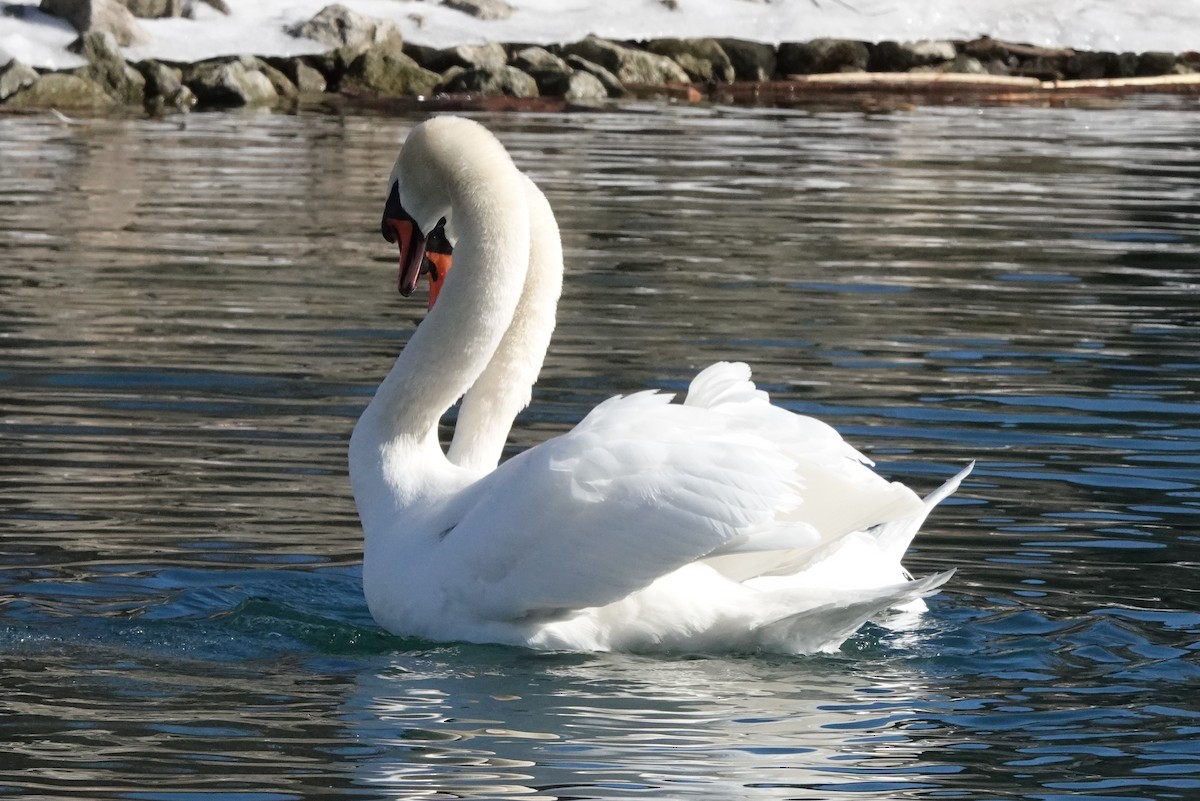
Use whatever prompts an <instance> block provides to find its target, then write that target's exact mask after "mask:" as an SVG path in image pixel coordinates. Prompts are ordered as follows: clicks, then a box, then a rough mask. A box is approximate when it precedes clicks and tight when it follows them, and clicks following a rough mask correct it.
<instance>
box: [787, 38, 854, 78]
mask: <svg viewBox="0 0 1200 801" xmlns="http://www.w3.org/2000/svg"><path fill="white" fill-rule="evenodd" d="M870 59H871V54H870V51H869V50H867V45H866V44H865V43H864V42H855V41H852V40H850V39H813V40H812V41H811V42H784V43H783V44H781V45H779V55H778V61H777V62H776V65H775V69H776V71H778V72H779V74H780V75H811V74H813V73H827V72H857V71H860V70H865V69H866V68H867V63H868V62H869V61H870Z"/></svg>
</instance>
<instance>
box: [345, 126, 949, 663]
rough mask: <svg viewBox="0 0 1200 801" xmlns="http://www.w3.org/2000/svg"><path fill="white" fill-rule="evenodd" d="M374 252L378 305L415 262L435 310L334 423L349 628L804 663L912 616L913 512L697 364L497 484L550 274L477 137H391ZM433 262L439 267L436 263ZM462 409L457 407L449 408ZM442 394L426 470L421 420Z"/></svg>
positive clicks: (722, 372)
mask: <svg viewBox="0 0 1200 801" xmlns="http://www.w3.org/2000/svg"><path fill="white" fill-rule="evenodd" d="M388 189H389V195H388V201H387V203H386V205H385V211H384V219H383V230H384V236H385V237H386V238H387V239H388V240H389V241H393V242H397V243H398V244H399V249H400V275H399V281H400V291H401V293H402V294H404V295H408V294H411V293H412V292H413V290H414V289H415V287H416V286H417V283H418V280H419V277H420V275H421V274H423V273H424V272H426V271H428V270H429V269H430V267H431V266H432V265H431V264H430V263H429V259H430V255H431V254H430V253H429V248H430V247H432V245H431V243H432V242H433V241H434V240H435V239H438V238H442V237H444V239H445V240H446V241H448V242H450V243H452V244H453V263H454V267H453V269H452V270H449V271H448V272H447V267H446V265H445V263H444V262H443V260H442V259H441V258H440V257H437V256H435V257H433V261H435V262H437V266H432V273H431V276H430V278H431V282H432V288H431V291H436V292H440V294H438V295H437V296H436V297H437V300H436V304H434V303H433V301H432V300H431V306H430V311H429V312H428V314H427V316H426V317H425V319H424V321H423V322H422V323H421V324H420V326H419V327H418V328H417V329H416V331H415V332H414V333H413V335H412V337H411V338H410V339H409V341H408V344H407V345H406V346H405V347H404V350H403V351H402V352H401V354H400V356H399V358H397V360H396V362H395V365H394V366H393V367H392V369H391V371H390V372H389V373H388V374H387V377H386V378H385V379H384V380H383V382H382V383H381V384H380V386H379V389H378V391H377V392H376V394H375V396H374V398H373V399H372V400H371V402H370V404H369V405H368V407H367V408H366V410H365V411H364V412H363V414H362V417H361V418H360V419H359V421H358V424H357V425H356V426H355V428H354V433H353V436H352V437H351V441H350V479H351V483H352V485H353V490H354V499H355V503H356V504H357V507H358V512H359V516H360V517H361V519H362V525H363V531H364V537H365V545H364V555H363V585H364V592H365V595H366V599H367V604H368V606H369V607H370V610H371V614H372V615H373V616H374V617H375V619H376V620H377V621H378V622H379V624H380V625H382V626H383V627H384V628H386V629H388V630H389V631H391V632H393V633H396V634H403V635H415V636H420V637H425V638H430V639H435V640H442V641H449V640H459V641H469V642H478V643H501V644H512V645H521V646H527V647H531V648H540V649H562V650H576V651H591V650H597V651H600V650H656V649H669V650H676V651H680V650H683V651H714V650H717V651H728V650H750V649H764V650H771V651H781V652H788V653H808V652H814V651H829V650H834V649H836V648H837V647H838V646H839V645H840V644H841V643H842V642H843V641H844V640H845V639H846V638H847V637H849V636H851V635H852V634H853V633H854V632H855V630H857V629H858V628H859V626H861V625H862V624H863V623H864V622H865V621H866V620H868V619H869V618H871V617H872V616H874V615H876V614H878V613H880V612H882V611H884V610H886V609H888V608H889V607H903V606H908V607H912V606H914V605H917V606H921V604H922V602H921V600H920V599H921V597H922V596H925V595H928V594H930V593H931V592H933V591H934V590H935V589H936V588H937V587H939V586H940V585H941V584H942V583H943V582H945V581H946V580H947V579H948V578H949V577H950V574H951V572H952V571H948V572H945V573H939V574H936V575H932V576H928V577H926V578H923V579H920V580H911V577H910V576H909V575H908V573H907V572H906V571H905V570H904V568H903V567H901V565H900V557H901V555H902V554H903V553H904V551H905V549H906V548H907V547H908V544H909V542H910V541H911V540H912V537H913V535H914V534H915V533H916V531H917V529H918V528H919V527H920V525H921V523H922V522H923V521H924V519H925V516H926V515H927V514H928V513H929V511H930V509H932V508H933V506H935V505H936V504H937V503H938V501H939V500H941V499H942V498H943V497H945V496H946V495H949V494H950V493H951V492H953V491H954V490H955V488H957V486H958V484H959V482H960V481H961V480H962V478H963V477H964V476H965V475H966V474H967V473H968V472H969V471H970V469H971V468H970V467H967V469H966V470H963V471H962V472H961V473H960V474H959V475H957V476H955V477H954V478H952V479H951V480H950V481H948V482H947V483H946V484H945V485H943V486H942V488H941V489H939V490H938V491H936V492H935V493H933V494H932V495H931V496H929V497H928V498H927V499H926V500H925V501H924V502H923V503H922V501H921V500H920V499H918V498H917V496H916V495H915V494H913V492H912V491H911V490H909V489H908V488H907V487H905V486H903V485H902V484H899V483H889V482H887V481H885V480H884V479H883V478H881V477H879V476H878V475H877V474H876V473H874V472H873V471H872V470H871V469H870V468H869V467H868V466H867V465H869V464H870V462H869V461H868V460H867V459H866V458H865V457H863V456H862V455H861V454H859V453H858V451H856V450H855V449H854V448H852V447H851V446H850V445H848V444H847V443H845V442H844V441H843V440H842V438H841V437H840V436H839V435H838V434H837V433H836V432H835V431H834V430H833V429H832V428H831V427H829V426H827V425H825V424H824V423H821V422H819V421H817V420H814V419H811V418H808V417H802V416H800V415H796V414H793V413H791V412H788V411H786V410H784V409H782V408H779V407H776V406H772V405H771V404H770V402H769V400H768V398H767V395H766V393H764V392H762V391H761V390H758V389H756V388H755V386H754V384H753V383H751V381H750V370H749V368H748V367H746V365H744V364H734V363H718V364H714V365H712V366H711V367H708V368H707V369H705V370H704V371H702V372H701V373H700V374H699V375H697V376H696V378H695V379H694V380H693V381H692V383H691V386H690V388H689V390H688V393H687V398H686V400H685V401H684V402H683V403H682V404H678V403H670V400H671V396H669V395H664V394H659V393H656V392H653V391H648V392H639V393H636V394H633V395H626V396H617V397H614V398H611V399H609V400H607V401H605V402H603V403H601V404H600V405H599V406H597V407H596V408H595V409H593V410H592V411H591V413H589V414H588V415H587V416H586V417H585V418H584V419H583V421H582V422H580V423H579V425H577V426H576V427H575V428H574V429H573V430H571V431H570V432H568V433H566V434H564V435H562V436H559V437H557V438H555V439H551V440H549V441H547V442H544V443H542V444H541V445H538V446H536V447H533V448H530V449H528V450H526V451H524V452H523V453H520V454H518V455H517V456H515V457H513V458H512V459H510V460H508V461H507V462H505V463H504V464H502V465H500V466H498V467H497V462H498V461H499V458H500V454H501V448H502V447H503V444H504V439H505V437H506V436H507V433H508V429H509V428H510V426H511V424H512V420H513V417H514V416H515V415H516V413H517V412H518V411H519V410H520V409H521V408H522V407H523V406H524V405H525V404H526V403H528V401H529V397H530V389H531V386H532V384H533V382H534V381H535V380H536V377H537V373H538V371H539V370H540V369H541V364H542V360H543V358H544V356H545V352H546V348H547V345H548V343H549V340H550V333H551V331H552V330H553V328H554V314H555V306H556V303H557V300H558V295H559V290H560V287H561V281H562V250H561V244H560V241H559V234H558V228H557V224H556V223H555V220H554V215H553V213H552V212H551V210H550V206H549V204H548V203H547V201H546V199H545V197H544V196H543V195H542V193H541V192H540V191H539V190H538V189H537V187H536V186H535V185H534V184H533V182H532V181H530V180H529V179H528V178H527V177H526V176H525V175H523V174H522V173H521V172H519V171H518V170H517V168H516V166H515V165H514V164H513V162H512V159H511V158H510V157H509V155H508V153H507V152H506V151H505V149H504V147H503V146H502V145H501V144H500V143H499V142H498V141H497V140H496V139H495V137H493V136H492V135H491V134H490V133H489V132H488V131H487V130H486V129H484V128H483V127H482V126H480V125H479V124H477V123H475V122H472V121H469V120H466V119H461V118H456V117H435V118H433V119H430V120H428V121H426V122H425V123H423V124H421V125H419V126H417V127H416V128H414V129H413V130H412V132H411V133H410V134H409V136H408V138H407V140H406V141H405V143H404V145H403V147H402V149H401V152H400V156H399V158H398V159H397V161H396V165H395V167H394V168H393V170H392V173H391V177H390V178H389V183H388ZM442 250H449V249H448V248H442ZM464 396H465V397H464ZM459 398H463V404H462V408H461V412H460V414H459V418H458V424H457V430H456V431H455V434H454V438H453V442H452V443H451V446H450V449H449V453H448V454H447V453H444V452H443V450H442V448H441V445H440V444H439V442H438V420H439V418H441V416H442V415H443V414H444V413H445V412H446V411H447V410H448V409H449V408H450V406H451V405H452V404H454V403H455V402H456V401H457V400H459Z"/></svg>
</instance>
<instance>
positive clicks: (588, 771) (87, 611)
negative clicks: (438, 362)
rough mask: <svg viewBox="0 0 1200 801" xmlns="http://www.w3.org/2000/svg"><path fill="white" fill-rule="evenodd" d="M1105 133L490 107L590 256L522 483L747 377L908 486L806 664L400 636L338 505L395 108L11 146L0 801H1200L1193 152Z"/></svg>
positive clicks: (366, 351)
mask: <svg viewBox="0 0 1200 801" xmlns="http://www.w3.org/2000/svg"><path fill="white" fill-rule="evenodd" d="M1195 113H1196V109H1195V107H1194V103H1191V104H1189V102H1188V101H1183V102H1180V103H1172V104H1166V105H1157V106H1143V107H1125V108H1115V109H1017V108H1014V109H984V110H976V109H919V110H916V111H911V112H897V113H890V114H864V113H860V112H844V111H834V110H831V111H819V112H808V111H787V112H782V111H768V110H747V109H743V110H733V109H722V108H714V109H675V108H671V107H661V106H656V107H645V108H636V107H635V108H632V109H630V110H628V111H626V112H621V113H611V114H581V115H562V116H534V115H512V116H492V117H487V118H485V121H486V122H487V123H488V124H489V125H491V126H492V127H493V128H494V129H495V130H496V131H497V132H498V133H499V134H500V135H501V137H502V138H503V139H504V141H505V142H506V144H508V146H509V147H510V149H511V150H512V151H513V153H514V155H515V156H516V158H517V160H518V161H519V162H520V163H521V165H522V166H523V167H525V168H526V169H527V170H528V171H529V172H530V173H531V174H532V175H533V177H534V178H535V179H536V180H537V181H538V182H539V183H540V184H541V185H542V186H543V188H544V189H545V190H546V192H547V194H548V195H549V197H550V199H551V202H552V203H553V205H554V206H555V208H556V210H557V212H558V215H559V219H560V224H561V226H562V228H563V230H564V244H565V247H566V252H567V258H568V263H569V267H568V276H567V286H566V290H565V294H564V299H563V303H562V306H561V314H560V324H559V329H558V331H557V332H556V336H555V341H554V344H553V346H552V349H551V352H550V354H549V357H548V359H547V363H546V368H545V370H544V371H543V375H542V380H541V382H540V383H539V385H538V388H537V389H536V391H535V396H534V402H533V404H532V406H531V407H530V409H529V410H528V411H527V412H526V413H524V414H523V415H522V417H521V419H520V420H519V422H518V426H517V428H516V430H515V431H514V434H513V438H512V442H511V447H510V452H516V451H517V450H519V449H521V448H523V447H527V446H528V445H530V444H532V443H535V442H537V441H540V440H542V439H544V438H546V437H548V436H551V435H553V434H554V433H557V432H559V431H562V430H564V429H566V428H568V427H569V426H570V425H572V424H573V423H574V422H575V421H577V420H578V419H579V418H580V417H581V416H582V415H583V414H584V413H585V412H586V410H587V409H589V408H590V407H591V406H592V405H594V404H595V403H596V402H598V401H599V400H601V399H603V398H604V397H607V396H608V395H610V394H613V393H615V392H621V391H629V390H633V389H639V388H643V387H647V386H651V387H660V388H666V389H675V390H679V389H682V388H683V387H684V386H686V383H687V380H688V379H689V377H690V376H691V375H692V374H693V373H694V371H695V370H696V369H697V368H698V367H701V366H703V365H704V364H706V363H708V362H710V361H712V360H715V359H718V358H734V359H745V360H747V361H750V362H751V363H752V364H753V365H754V367H755V374H756V378H757V379H758V381H759V382H760V384H761V386H763V387H764V388H766V389H768V390H769V391H770V392H771V393H772V394H773V396H774V397H775V398H776V399H777V401H778V402H780V403H783V404H784V405H787V406H788V407H789V408H793V409H795V410H797V411H801V412H804V413H807V414H813V415H816V416H819V417H822V418H823V419H826V420H827V421H829V422H831V423H832V424H834V425H835V426H836V427H837V428H838V429H839V430H841V431H842V432H843V434H844V435H845V436H846V437H847V438H848V439H850V440H851V441H852V442H853V443H854V444H855V445H857V446H858V447H860V448H861V449H862V450H864V451H865V452H866V453H868V454H869V455H870V456H871V457H872V458H874V459H875V460H876V462H877V463H878V465H879V469H880V470H881V471H882V472H884V473H885V474H887V475H888V476H890V477H893V478H897V479H900V480H903V481H905V482H906V483H908V484H909V485H910V486H913V487H914V488H916V489H917V490H918V491H922V492H923V491H928V490H930V489H932V488H933V487H935V486H937V484H938V483H940V481H941V480H943V479H944V478H946V477H948V476H949V475H951V474H952V473H953V472H955V471H956V470H957V469H958V468H959V467H961V466H962V465H963V464H964V463H966V462H967V461H969V460H970V459H976V460H978V467H977V469H976V472H975V473H974V474H973V475H972V477H971V478H970V479H969V480H968V481H967V482H966V483H965V484H964V485H963V488H962V489H961V490H960V492H959V494H958V495H956V496H955V497H954V498H953V499H951V500H950V501H948V502H947V503H946V504H944V505H943V506H942V507H940V508H939V510H938V513H937V514H936V515H935V517H934V518H933V519H932V520H931V521H930V522H929V523H928V524H927V526H926V530H925V531H924V532H923V533H922V534H921V537H920V538H919V539H918V541H917V543H916V547H915V548H914V550H913V552H912V553H911V554H910V556H909V558H908V565H909V567H910V569H912V570H913V572H914V573H917V574H926V573H930V572H934V571H937V570H941V569H945V568H948V567H952V566H956V567H957V568H958V573H957V574H956V575H955V577H954V579H953V580H952V581H951V583H950V584H948V585H947V586H946V588H945V590H944V591H943V592H942V593H941V594H940V595H938V596H936V597H934V598H932V599H931V600H930V611H929V612H928V613H927V614H926V615H925V616H924V617H923V618H922V619H921V620H920V621H919V622H918V623H917V624H915V625H914V626H913V627H911V628H908V629H904V630H899V631H897V630H891V629H887V628H883V627H880V626H874V625H868V626H867V627H866V628H864V630H863V631H862V632H860V634H859V635H858V636H856V637H855V638H853V639H852V640H851V641H849V642H848V643H847V644H846V645H845V647H844V648H843V649H842V650H841V651H840V652H838V653H836V654H833V655H828V656H819V657H790V658H789V657H780V656H766V655H759V654H742V655H727V656H704V655H674V656H655V657H651V656H644V655H643V656H627V655H574V654H536V653H530V652H526V651H521V650H517V649H509V648H500V647H480V646H468V645H457V644H448V645H447V644H437V643H432V642H426V641H419V640H410V639H402V638H397V637H393V636H390V635H387V634H386V633H384V632H382V631H381V630H380V629H378V628H377V627H376V626H375V625H374V623H373V622H372V621H371V619H370V615H369V614H368V612H367V610H366V607H365V604H364V603H363V600H362V590H361V578H360V568H359V560H360V548H361V541H360V533H359V530H358V525H357V519H356V517H355V514H354V509H353V503H352V500H351V498H350V493H349V487H348V484H347V481H346V476H345V444H346V440H347V437H348V435H349V431H350V428H351V427H352V425H353V422H354V420H355V419H356V417H357V415H358V412H359V410H360V409H361V408H362V407H363V406H364V405H365V403H366V401H367V399H368V398H369V397H370V394H371V392H372V391H373V388H374V384H375V382H376V381H377V380H378V378H379V377H380V376H381V375H382V374H383V372H384V371H385V370H386V368H387V366H388V364H389V362H390V359H391V358H392V357H393V356H394V354H395V353H396V351H397V350H398V348H399V347H400V346H401V345H402V343H403V340H404V338H405V337H406V336H407V334H408V333H409V332H410V331H411V330H412V327H413V325H415V323H416V322H417V321H418V320H419V319H420V314H421V307H422V305H423V304H422V303H421V302H419V301H413V300H409V301H403V300H402V299H400V298H398V297H397V296H395V295H394V293H393V292H392V291H391V287H393V286H394V279H395V276H394V269H395V267H394V255H393V252H392V250H391V249H389V248H388V247H387V246H386V243H384V242H382V240H380V239H379V235H378V215H379V208H380V204H381V200H382V189H383V179H384V177H385V176H386V173H387V170H388V169H389V168H390V165H391V161H392V159H393V157H394V154H395V148H396V145H397V143H398V142H399V140H400V139H401V137H402V135H403V133H404V131H405V130H407V128H408V126H409V125H410V124H411V123H412V120H409V119H378V118H370V117H347V118H332V117H303V116H301V117H283V116H256V115H202V116H196V117H192V118H189V119H185V120H182V121H175V120H172V121H169V122H163V121H95V122H89V123H86V124H83V125H73V126H67V125H63V124H61V123H60V122H58V121H57V120H53V119H50V118H46V117H0V689H2V692H0V710H2V713H0V742H2V743H3V745H0V794H7V795H11V796H14V797H21V798H56V799H57V798H128V799H146V800H148V801H154V800H157V799H164V800H166V801H179V800H190V799H238V800H239V801H241V800H242V799H247V800H253V801H267V800H269V799H293V798H295V799H299V798H305V799H307V798H336V797H359V798H417V797H419V798H468V799H485V798H487V799H491V798H501V797H505V798H555V797H557V798H580V799H582V798H605V799H607V798H631V797H643V798H697V797H704V798H714V799H716V798H719V799H729V798H780V799H828V798H839V797H852V798H855V799H896V798H965V799H1039V800H1040V799H1072V800H1073V801H1074V800H1075V799H1190V798H1195V797H1197V795H1200V702H1198V701H1197V700H1196V692H1195V688H1196V687H1198V686H1200V660H1198V659H1197V650H1198V647H1200V646H1198V644H1197V643H1198V641H1200V598H1198V594H1197V590H1196V587H1197V586H1198V584H1200V582H1198V581H1197V579H1198V577H1200V571H1198V569H1197V565H1198V564H1200V527H1198V526H1197V520H1198V519H1200V516H1198V512H1200V402H1198V401H1197V397H1200V395H1198V392H1197V390H1198V389H1200V360H1198V358H1197V353H1200V350H1198V348H1197V345H1198V344H1200V343H1198V339H1200V336H1198V335H1200V301H1198V300H1197V290H1198V288H1200V283H1198V281H1197V272H1196V268H1197V264H1200V189H1198V187H1200V166H1198V165H1200V159H1198V158H1197V152H1198V150H1200V138H1197V136H1196V127H1195Z"/></svg>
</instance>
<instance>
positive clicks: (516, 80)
mask: <svg viewBox="0 0 1200 801" xmlns="http://www.w3.org/2000/svg"><path fill="white" fill-rule="evenodd" d="M219 1H220V0H215V2H219ZM163 3H166V4H168V5H169V4H170V0H163ZM65 5H68V4H66V3H63V2H53V1H52V0H43V4H42V10H43V11H46V12H47V13H53V10H52V9H53V8H55V7H58V6H65ZM109 5H113V4H112V3H111V2H110V4H109ZM176 5H178V3H177V2H176ZM13 8H24V7H15V6H9V7H6V9H5V10H6V11H8V10H9V9H13ZM48 8H49V9H51V10H48ZM120 10H121V11H125V9H124V8H123V7H121V8H120ZM127 17H128V18H127ZM64 18H67V17H66V16H65V14H64ZM130 19H132V15H117V16H110V17H103V16H101V15H99V14H88V15H87V16H85V17H79V16H76V17H75V18H67V20H68V21H69V22H71V24H72V25H74V26H75V27H76V29H77V30H80V36H79V38H78V39H77V40H75V42H74V43H73V44H72V45H71V50H72V52H74V53H77V54H79V55H80V56H81V57H82V58H83V59H84V60H85V61H86V64H85V65H84V66H81V67H77V68H75V69H71V70H59V71H38V70H35V69H33V68H31V67H28V66H26V65H23V64H21V63H19V62H17V61H10V62H9V63H8V64H7V65H4V66H2V67H0V111H9V112H31V111H38V110H45V109H57V110H60V111H64V112H71V113H92V114H107V113H125V114H141V113H148V114H151V115H163V114H171V113H182V112H187V111H190V110H193V109H196V110H209V109H229V108H238V107H269V108H275V109H279V110H284V111H294V110H296V109H299V108H313V107H316V108H322V107H325V108H333V109H336V108H344V107H346V106H353V105H356V104H357V105H360V106H364V107H380V106H384V107H386V106H395V105H406V104H407V105H412V104H415V103H423V104H428V105H433V106H442V107H446V106H452V107H458V108H463V107H483V108H489V107H490V108H503V107H516V108H550V109H552V108H568V107H572V108H573V107H596V106H603V105H604V104H607V103H609V102H611V101H613V100H614V99H621V98H629V97H640V98H645V97H665V98H670V99H673V100H677V101H685V102H701V101H706V100H715V101H719V102H734V103H753V104H763V105H781V104H798V103H803V102H820V101H829V100H833V99H837V98H842V99H846V98H851V97H856V98H858V99H859V100H860V101H864V99H875V100H878V99H879V98H892V99H896V98H900V99H904V98H908V97H913V98H917V99H925V100H935V101H941V102H1056V101H1058V102H1061V101H1062V99H1064V98H1067V99H1069V98H1072V97H1079V96H1090V95H1097V94H1099V95H1122V94H1129V93H1141V92H1151V91H1152V92H1172V93H1182V94H1189V95H1192V96H1200V53H1196V52H1188V53H1166V52H1147V53H1107V52H1086V51H1076V50H1072V49H1068V48H1045V47H1035V46H1032V45H1023V44H1016V43H1009V42H1001V41H997V40H994V39H990V38H986V37H984V38H979V39H975V40H972V41H921V42H887V41H885V42H861V41H853V40H846V39H815V40H812V41H807V42H785V43H782V44H780V45H777V46H776V45H768V44H761V43H757V42H750V41H745V40H738V39H720V38H717V39H653V40H649V41H642V42H613V41H608V40H604V39H599V38H595V37H588V38H586V39H584V40H582V41H579V42H573V43H569V44H562V45H552V46H547V47H542V46H536V45H525V44H520V43H513V44H496V43H489V44H483V45H462V46H459V47H453V48H446V49H433V48H428V47H422V46H421V45H416V44H412V43H410V42H406V41H405V40H404V37H403V36H402V35H401V32H400V29H399V28H398V27H397V26H396V24H395V23H393V22H391V21H386V20H378V19H373V18H370V17H365V16H363V15H360V14H356V13H354V12H352V11H350V10H349V9H346V8H345V7H343V6H339V5H331V6H328V7H326V8H325V9H324V10H322V11H321V12H320V13H319V14H317V15H316V16H315V17H314V18H313V19H311V20H309V21H308V22H306V23H303V24H302V25H297V26H295V27H294V28H292V29H290V30H289V33H291V34H292V35H294V36H297V37H301V38H305V39H311V40H314V41H316V42H318V43H320V44H322V45H324V46H325V47H327V48H328V49H327V50H326V51H325V52H324V53H321V54H319V55H304V56H291V57H258V56H254V55H244V56H237V57H222V58H215V59H209V60H206V61H201V62H197V63H191V64H186V63H171V62H168V61H155V60H147V61H140V62H137V63H129V62H127V61H126V59H125V57H124V56H123V54H122V50H121V47H122V46H123V45H128V44H131V43H132V41H135V39H134V38H132V37H135V36H136V28H130V27H129V21H130Z"/></svg>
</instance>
